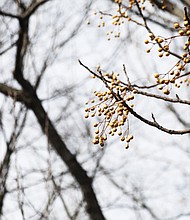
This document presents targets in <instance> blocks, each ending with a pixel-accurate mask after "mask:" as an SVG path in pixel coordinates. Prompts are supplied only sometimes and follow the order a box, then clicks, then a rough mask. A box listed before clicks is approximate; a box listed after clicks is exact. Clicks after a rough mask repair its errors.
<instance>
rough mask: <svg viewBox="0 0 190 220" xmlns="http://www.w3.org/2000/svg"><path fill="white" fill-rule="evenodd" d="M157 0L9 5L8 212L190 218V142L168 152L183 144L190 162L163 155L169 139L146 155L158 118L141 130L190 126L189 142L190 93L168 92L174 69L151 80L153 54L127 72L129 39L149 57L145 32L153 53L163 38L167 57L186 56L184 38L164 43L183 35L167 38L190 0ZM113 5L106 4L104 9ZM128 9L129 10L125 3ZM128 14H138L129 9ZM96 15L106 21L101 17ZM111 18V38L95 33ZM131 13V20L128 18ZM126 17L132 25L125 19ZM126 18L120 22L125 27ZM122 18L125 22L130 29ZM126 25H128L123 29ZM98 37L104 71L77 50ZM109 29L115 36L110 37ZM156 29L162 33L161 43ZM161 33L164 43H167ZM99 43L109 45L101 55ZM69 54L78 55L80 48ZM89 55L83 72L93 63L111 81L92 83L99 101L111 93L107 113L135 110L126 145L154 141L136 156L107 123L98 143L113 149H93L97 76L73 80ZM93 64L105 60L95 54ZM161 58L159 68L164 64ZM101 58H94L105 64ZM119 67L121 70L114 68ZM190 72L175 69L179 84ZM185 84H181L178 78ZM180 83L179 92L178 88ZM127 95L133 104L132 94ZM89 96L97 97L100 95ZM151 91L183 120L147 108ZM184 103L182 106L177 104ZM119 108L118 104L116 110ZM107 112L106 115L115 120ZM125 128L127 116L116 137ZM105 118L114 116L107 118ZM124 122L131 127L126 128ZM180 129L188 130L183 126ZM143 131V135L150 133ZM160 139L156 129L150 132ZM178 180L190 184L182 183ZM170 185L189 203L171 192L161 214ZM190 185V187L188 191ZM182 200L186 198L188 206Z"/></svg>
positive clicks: (4, 45)
mask: <svg viewBox="0 0 190 220" xmlns="http://www.w3.org/2000/svg"><path fill="white" fill-rule="evenodd" d="M151 2H152V4H153V7H152V6H151V4H150V1H144V3H143V1H141V2H139V1H122V2H121V1H114V2H113V1H104V2H103V3H102V1H100V2H98V1H96V2H94V1H82V3H81V2H78V1H72V2H71V1H69V0H68V1H67V0H64V1H58V0H57V1H56V0H55V1H50V0H49V1H48V0H46V1H45V0H30V1H24V0H23V1H2V2H1V3H0V20H1V27H0V36H1V40H0V56H1V58H0V63H1V65H0V72H1V80H0V92H1V97H0V98H1V99H0V100H1V111H0V129H1V133H0V139H1V140H2V141H1V146H2V147H1V149H2V154H1V158H0V159H1V161H2V162H1V164H0V218H1V219H12V218H18V219H29V218H30V219H63V218H64V219H73V220H74V219H98V220H101V219H116V217H118V215H119V216H120V217H119V218H120V219H126V218H129V219H180V218H181V217H185V216H187V218H188V217H189V209H188V207H189V206H188V204H189V199H188V196H186V195H184V194H185V191H184V190H181V188H182V187H183V186H184V189H186V188H187V185H188V180H189V177H190V175H189V172H188V169H187V168H186V167H188V164H189V151H188V148H187V147H184V146H181V145H179V143H180V142H177V141H176V143H175V140H177V139H169V140H170V141H172V140H174V141H173V142H172V146H174V147H173V148H171V150H170V151H169V152H173V151H174V148H175V150H176V152H177V153H176V154H178V153H180V155H181V156H183V158H185V159H184V161H183V163H182V161H181V162H180V163H178V161H175V160H172V159H173V158H172V154H171V157H164V156H166V155H165V153H164V152H165V151H164V150H167V149H169V148H170V145H169V144H168V143H167V141H164V143H162V142H161V141H159V142H157V145H156V146H155V147H154V149H152V150H151V149H150V148H148V150H147V151H145V149H147V146H146V145H148V144H147V142H151V141H150V132H152V130H150V129H149V127H148V126H147V127H148V128H147V127H140V126H141V125H139V124H137V122H136V119H138V120H140V122H144V123H145V124H147V125H149V126H151V127H155V128H157V129H158V130H161V131H164V132H165V133H166V134H176V135H178V134H181V135H183V141H184V140H186V139H185V138H184V136H185V134H189V132H190V131H189V122H188V120H186V117H188V114H184V115H183V114H181V109H182V110H184V109H188V107H189V98H188V97H185V98H182V97H183V96H182V95H184V93H182V94H181V93H178V92H176V90H174V89H173V87H172V90H170V88H169V89H168V88H167V86H168V85H170V84H169V83H168V81H165V80H166V74H165V75H162V73H160V72H158V71H157V72H158V74H156V75H155V78H154V77H152V78H154V79H152V78H151V74H152V71H153V69H154V65H153V63H154V62H153V61H152V62H151V64H149V67H148V71H147V65H144V66H143V62H144V60H143V59H142V58H140V60H139V61H138V65H139V66H140V74H138V72H139V69H138V65H132V64H131V66H133V70H134V74H133V76H131V69H130V68H129V69H128V68H127V69H126V66H127V67H128V63H127V60H128V57H129V56H126V50H125V48H127V47H128V46H130V45H138V47H137V48H138V49H137V51H138V53H139V54H140V53H141V52H140V51H141V49H142V47H140V46H139V45H140V44H141V40H142V38H140V36H142V35H143V36H145V37H146V38H148V37H149V39H148V41H145V43H146V45H145V46H149V45H150V48H149V47H148V49H147V52H148V53H149V52H151V53H152V51H149V50H152V48H153V47H152V45H154V48H155V47H156V46H158V47H159V48H161V49H162V51H160V53H161V54H162V53H163V55H165V54H166V53H169V55H170V56H169V57H174V59H176V60H177V61H178V59H180V58H181V55H180V54H181V52H180V51H182V50H183V49H181V47H180V43H176V44H174V46H173V47H172V48H171V49H170V48H169V49H167V48H166V47H165V46H167V42H169V40H172V41H173V42H174V41H175V40H176V39H178V37H175V38H172V37H171V38H168V39H167V38H166V37H165V38H164V37H161V36H160V35H161V34H162V31H167V33H169V34H171V35H172V36H173V35H174V33H175V32H176V29H175V28H174V27H173V23H177V22H178V23H179V22H180V20H181V19H183V17H184V14H185V13H186V14H187V15H186V17H187V18H188V17H189V16H188V10H187V9H185V11H184V6H186V7H189V2H188V1H179V3H178V5H177V6H178V7H177V6H176V3H175V1H165V2H164V3H160V1H151ZM141 3H142V4H141ZM103 6H104V9H103V8H101V7H103ZM144 7H145V8H144ZM94 9H95V10H96V12H95V15H92V14H93V13H94V12H93V11H94ZM117 9H118V11H116V10H117ZM163 10H164V11H163ZM124 12H126V13H127V14H126V15H125V14H124ZM97 15H98V18H97V17H94V16H97ZM112 16H113V17H112ZM125 16H126V17H125ZM110 18H111V19H110ZM104 19H105V20H104ZM106 19H107V20H108V22H109V21H110V20H111V22H113V23H114V27H116V28H115V29H114V31H113V30H111V31H110V32H109V31H108V33H107V34H105V31H104V30H103V31H102V30H101V29H99V30H97V28H95V30H94V29H93V25H94V24H96V23H98V24H97V26H98V27H103V28H105V26H106V28H108V29H109V27H112V25H109V23H108V22H107V20H106ZM112 19H113V20H112ZM122 19H123V20H124V23H122ZM125 19H126V20H128V21H130V22H129V23H127V22H125ZM88 20H89V22H88ZM97 21H98V22H97ZM119 22H121V23H120V25H119ZM131 22H132V23H131ZM86 23H89V24H90V25H87V24H86ZM91 24H92V25H91ZM122 24H124V25H125V26H124V28H123V26H122ZM176 25H177V24H176ZM117 27H121V29H120V28H117ZM158 27H159V29H158ZM176 27H177V26H176ZM122 28H123V29H122ZM157 29H158V30H157ZM179 29H180V28H179ZM183 29H185V27H183ZM126 30H127V31H126ZM138 30H143V32H142V33H143V34H138V38H136V39H135V37H134V35H135V33H136V32H137V31H138ZM144 30H145V31H144ZM178 31H179V30H178ZM147 32H148V33H149V34H150V35H148V34H147ZM155 32H156V33H155ZM159 32H160V33H161V34H159ZM95 33H98V34H99V35H98V36H97V37H96V39H95V41H93V43H92V44H93V45H92V47H91V48H90V53H89V54H88V55H87V57H88V58H89V57H91V56H92V55H94V56H95V57H98V59H99V60H101V61H102V63H104V62H105V66H104V68H102V65H101V66H98V67H97V68H93V67H92V68H91V67H88V65H87V64H88V62H84V61H83V57H85V56H83V55H81V54H80V56H78V55H79V54H77V49H76V48H75V46H73V45H75V44H82V43H81V42H85V43H83V45H80V46H79V49H80V50H81V51H82V50H84V51H85V46H86V45H87V41H88V40H89V41H92V39H93V38H90V37H91V36H93V35H94V34H95ZM113 33H114V34H115V35H114V34H113ZM122 33H123V36H122ZM163 33H164V32H163ZM100 34H101V35H100ZM104 34H105V35H104ZM157 35H159V36H157ZM163 35H164V34H163ZM104 36H107V38H108V41H107V40H106V37H104ZM135 36H137V35H135ZM180 36H181V35H180ZM156 37H157V40H156V41H154V40H155V38H156ZM183 37H184V38H185V37H187V35H186V34H184V35H183ZM113 38H116V39H117V42H114V41H112V39H113ZM100 39H101V40H100ZM104 39H105V41H106V42H108V43H109V46H108V47H109V48H110V47H113V51H111V52H110V53H109V57H108V58H107V57H106V58H105V56H107V54H106V51H107V50H108V47H107V48H106V46H105V45H106V43H105V41H104ZM161 40H163V42H164V43H165V44H164V45H163V42H161ZM159 41H160V42H159ZM76 42H77V43H76ZM71 43H73V44H71ZM99 44H100V51H99V52H97V50H98V49H97V48H98V45H99ZM94 45H96V47H95V46H94ZM86 47H88V46H86ZM143 47H144V44H143ZM127 49H128V48H127ZM161 49H160V50H161ZM143 50H144V48H143ZM70 51H72V52H71V53H70ZM92 51H93V52H92ZM187 51H188V50H187ZM85 52H86V51H85ZM85 52H84V53H85ZM188 53H189V52H187V56H186V57H185V58H188V56H189V54H188ZM76 54H77V55H76ZM105 54H106V55H105ZM104 55H105V56H104ZM73 56H74V59H73ZM77 56H78V57H77ZM117 56H118V57H120V58H121V57H124V58H126V60H125V59H124V60H125V61H126V65H123V66H122V70H121V71H120V72H122V73H123V75H124V77H123V80H119V78H118V76H117V74H114V73H113V72H115V71H114V70H113V69H114V68H115V67H116V65H117V67H118V65H119V59H117ZM125 56H126V57H125ZM160 56H161V55H160ZM78 58H80V59H81V61H80V64H81V65H82V66H83V68H81V69H80V70H78V69H77V71H76V72H79V71H83V70H84V67H85V68H86V69H87V70H88V72H89V71H90V72H91V73H92V74H93V75H94V76H95V77H97V78H99V79H100V81H101V82H103V85H104V86H105V87H106V91H104V92H101V91H99V89H97V88H101V87H99V85H100V84H97V85H95V86H92V87H96V88H95V89H96V91H95V93H94V94H95V95H96V96H97V98H96V99H95V101H96V100H99V99H100V101H101V102H102V100H103V101H104V102H103V103H102V104H107V106H105V109H103V112H102V113H100V114H101V115H102V114H105V115H106V116H107V115H108V114H109V113H110V111H112V112H114V110H115V112H117V113H118V114H119V117H120V116H123V115H122V114H123V112H125V114H126V115H125V117H124V118H123V121H121V123H123V124H125V125H127V126H126V127H125V131H126V132H125V133H122V132H120V133H121V135H122V137H121V139H122V140H123V138H124V140H125V138H127V140H125V141H126V144H127V145H126V148H128V147H129V143H130V145H133V141H132V139H133V136H134V137H135V140H137V142H135V140H134V143H137V144H138V139H139V140H141V139H142V140H141V141H139V143H140V144H139V145H140V146H142V145H144V148H143V147H142V149H140V148H139V147H135V146H134V148H132V147H130V148H129V152H131V154H130V153H129V155H128V151H125V149H123V148H118V147H117V146H120V142H119V141H118V140H117V139H111V140H109V138H108V140H107V142H106V139H107V136H104V135H105V133H101V134H102V136H101V137H100V130H99V133H98V132H97V134H95V135H96V137H95V140H94V143H100V144H101V145H102V146H103V145H104V148H103V149H101V150H100V148H99V147H96V146H95V147H93V146H92V143H91V141H92V139H93V137H92V136H93V135H92V133H91V124H90V123H89V122H86V121H85V119H84V118H83V116H82V114H81V111H80V109H81V106H83V101H84V102H85V99H84V96H85V93H86V90H87V91H88V88H89V87H91V86H89V84H90V83H91V82H90V81H89V80H86V79H84V80H83V81H82V82H77V80H74V83H73V82H72V83H71V84H67V82H68V81H71V78H75V76H76V72H75V75H74V77H73V75H71V76H70V74H72V70H73V69H72V68H71V66H73V63H72V62H74V64H75V65H76V66H77V68H80V67H79V64H78V61H77V60H78ZM90 59H91V58H89V59H88V61H89V60H90ZM136 59H137V60H138V59H139V57H138V55H136ZM141 59H142V60H141ZM73 60H74V61H73ZM70 62H71V64H70ZM175 62H176V61H175ZM68 63H69V65H68ZM91 63H94V59H93V58H92V59H91ZM124 63H125V62H124ZM157 63H158V66H160V65H159V62H157ZM166 63H167V61H166ZM92 65H93V66H95V65H96V63H94V64H92ZM165 65H166V64H165ZM187 66H188V62H187V64H186V67H187ZM142 67H144V69H143V68H142ZM178 67H179V66H178ZM178 67H177V68H178ZM110 68H111V70H110V71H111V72H110V73H108V72H109V71H108V69H110ZM112 68H113V69H112ZM135 68H137V69H135ZM104 70H105V71H104ZM112 71H113V72H112ZM142 72H144V73H143V74H144V75H145V76H146V78H145V79H141V77H142V76H141V74H142ZM144 75H143V77H144ZM174 75H175V73H174ZM162 76H164V77H165V78H162ZM172 76H173V75H172ZM188 76H189V71H188V70H187V69H186V72H184V73H183V74H182V73H181V75H176V76H175V77H176V78H175V81H176V82H177V81H180V80H181V79H182V78H183V77H188ZM82 77H83V76H81V78H82ZM143 77H142V78H143ZM155 80H157V81H155ZM161 80H162V83H161ZM163 80H164V81H163ZM186 83H188V80H187V81H186ZM179 84H180V83H177V85H179ZM177 85H176V86H177ZM111 86H113V87H111ZM117 86H118V90H117V88H116V87H117ZM159 86H160V87H159ZM161 86H163V88H161ZM158 87H159V88H160V89H159V90H158V89H157V88H158ZM115 88H116V90H117V91H116V90H115ZM167 89H168V90H167ZM108 91H111V92H108ZM160 91H161V92H160ZM172 91H175V92H174V93H173V94H172ZM177 91H178V90H177ZM169 92H170V94H169ZM81 94H82V95H81ZM176 94H177V95H176ZM169 95H172V96H169ZM126 97H127V99H128V100H127V101H126V102H125V101H124V98H126ZM83 99H84V100H83ZM87 99H89V93H88V95H87ZM147 99H148V100H150V99H151V101H150V106H151V104H152V103H153V104H154V106H155V105H156V104H157V103H158V107H160V106H161V107H163V108H164V111H165V112H166V114H167V116H168V115H169V117H172V116H171V115H174V118H175V122H174V123H173V118H172V120H170V121H166V123H165V121H164V120H162V118H161V119H160V118H159V115H158V114H157V113H156V112H154V111H153V110H155V107H153V108H152V106H151V108H150V109H148V105H146V107H147V109H145V108H144V104H143V101H142V100H147ZM110 100H111V102H110V103H111V105H112V106H110V107H111V108H112V109H109V103H106V102H107V101H110ZM134 100H135V101H136V100H137V103H135V107H133V101H134ZM152 100H154V101H152ZM138 102H141V103H142V104H143V108H140V107H139V109H137V110H136V106H138ZM93 103H94V100H93V99H91V98H90V107H87V108H86V109H85V111H86V114H87V117H89V116H90V115H92V117H93V118H94V115H95V114H94V113H95V112H94V110H95V109H96V108H95V107H94V104H93ZM159 103H162V104H159ZM163 103H164V104H163ZM165 103H166V104H165ZM176 104H177V105H181V106H182V107H181V108H176V107H175V105H176ZM97 106H100V105H99V104H98V105H97ZM97 106H96V107H97ZM185 107H186V108H185ZM114 108H116V109H114ZM183 108H184V109H183ZM118 109H119V111H117V110H118ZM107 110H108V111H107ZM109 110H110V111H109ZM155 111H156V110H155ZM128 116H129V117H130V118H128ZM109 117H110V118H111V119H113V116H112V115H110V116H109V115H108V116H107V119H106V120H110V118H109ZM97 120H98V119H97ZM106 120H105V121H103V122H107V121H106ZM160 120H161V122H160ZM158 121H159V122H158ZM111 122H112V121H110V123H111ZM99 123H100V124H101V122H100V121H97V123H95V124H94V127H97V126H99ZM116 124H117V121H114V122H113V123H112V126H111V129H112V130H111V133H110V134H111V135H112V134H113V136H114V134H115V133H116V131H115V130H117V131H118V130H119V129H118V127H117V126H116ZM140 124H141V123H140ZM176 124H177V125H176ZM102 125H105V124H103V123H102ZM131 125H132V126H131ZM121 126H123V125H122V124H121ZM170 126H174V128H172V129H170ZM177 126H181V127H180V128H179V129H177ZM133 127H134V129H133ZM139 128H140V129H139ZM95 129H97V128H95ZM104 129H105V127H104ZM104 129H103V131H104ZM138 129H139V130H138ZM142 130H143V134H141V132H142ZM122 131H123V130H122ZM131 131H133V132H134V135H133V134H132V135H131V133H130V132H131ZM138 132H139V133H140V135H139V138H137V137H136V135H135V133H138ZM125 135H126V137H125ZM123 136H124V137H123ZM137 136H138V135H137ZM153 136H154V135H151V137H153ZM155 136H156V135H155ZM97 137H98V138H97ZM167 137H168V136H167ZM143 138H144V140H143ZM158 139H159V138H158ZM160 139H161V138H160ZM169 140H168V142H169ZM156 141H157V140H156ZM187 143H188V142H187ZM137 144H136V145H137ZM121 145H122V144H121ZM162 145H164V147H163V146H162ZM166 145H167V147H166ZM166 148H167V149H166ZM163 149H164V150H163ZM130 150H131V151H130ZM149 150H150V151H149ZM162 152H163V153H162ZM117 154H118V156H117ZM149 154H150V155H149ZM186 157H187V158H186ZM174 159H175V158H174ZM149 161H151V163H150V162H149ZM155 164H156V165H157V166H156V165H155ZM184 164H185V165H184ZM167 169H168V170H171V173H170V172H166V176H167V177H164V178H163V180H164V181H166V180H167V181H168V182H169V183H170V181H169V180H168V179H170V178H171V179H172V181H171V182H172V183H173V185H172V183H171V184H169V183H167V184H166V185H167V186H168V187H167V188H166V189H165V190H163V191H164V192H163V191H162V187H159V186H160V185H161V184H160V182H159V180H160V179H161V180H162V178H160V177H161V176H162V175H164V173H165V172H163V171H166V170H167ZM176 170H177V171H178V170H179V173H180V174H179V175H178V178H176V179H175V181H173V180H174V177H172V175H173V173H172V172H174V176H175V175H176V172H177V171H176ZM178 180H180V181H182V182H183V183H182V184H181V182H179V183H178ZM185 181H186V182H185ZM159 184H160V185H159ZM164 184H165V183H163V185H164ZM180 184H181V185H180ZM161 186H162V185H161ZM172 187H173V188H174V189H173V188H172ZM175 187H176V188H175ZM180 187H181V188H180ZM157 188H159V190H157ZM170 188H172V190H173V191H172V193H173V192H176V194H177V196H176V197H177V199H181V200H180V202H178V203H177V202H176V204H177V205H176V206H178V207H177V208H176V209H175V210H172V211H170V206H169V205H168V204H170V201H171V200H169V199H168V200H169V202H168V203H165V207H164V208H162V210H161V208H160V207H161V205H160V204H163V200H164V199H165V198H166V195H167V190H168V189H170ZM180 190H181V191H180ZM188 192H189V191H188V190H187V194H188ZM182 194H183V195H182ZM167 198H168V197H167ZM172 199H173V197H172ZM174 201H175V198H174ZM171 204H173V203H171ZM180 204H185V205H181V206H180ZM184 207H185V208H184ZM114 212H115V215H114ZM165 213H167V214H165ZM126 216H127V217H126Z"/></svg>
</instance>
